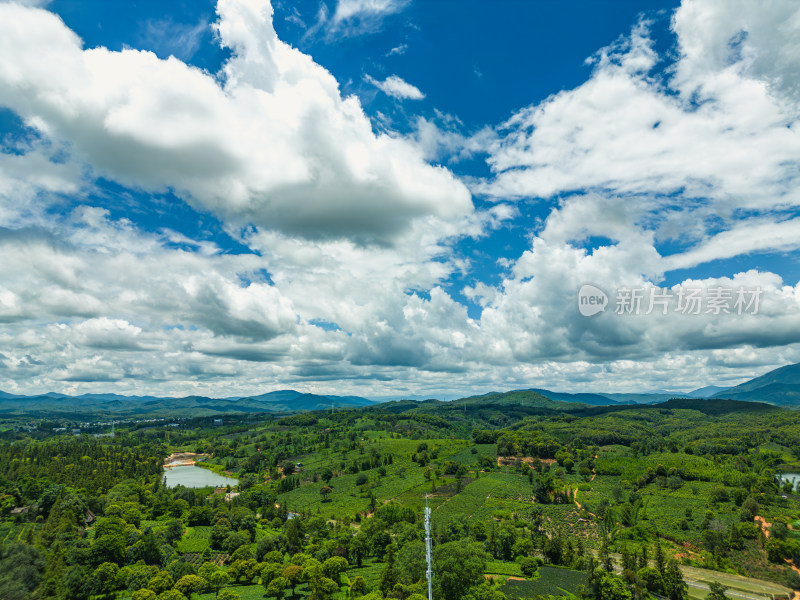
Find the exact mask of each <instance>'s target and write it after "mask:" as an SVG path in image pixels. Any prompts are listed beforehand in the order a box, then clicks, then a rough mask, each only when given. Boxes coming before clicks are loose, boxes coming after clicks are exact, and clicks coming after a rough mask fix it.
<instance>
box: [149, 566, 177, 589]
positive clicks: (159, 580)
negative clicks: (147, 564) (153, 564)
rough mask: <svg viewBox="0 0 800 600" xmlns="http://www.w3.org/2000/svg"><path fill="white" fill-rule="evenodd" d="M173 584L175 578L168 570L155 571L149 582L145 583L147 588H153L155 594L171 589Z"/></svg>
mask: <svg viewBox="0 0 800 600" xmlns="http://www.w3.org/2000/svg"><path fill="white" fill-rule="evenodd" d="M174 584H175V580H174V579H173V578H172V575H171V574H170V573H169V572H168V571H159V572H158V573H156V574H155V575H154V576H153V577H152V579H150V582H149V583H148V584H147V587H148V589H151V590H153V591H154V592H155V593H156V594H161V593H162V592H166V591H167V590H169V589H171V588H172V586H173V585H174Z"/></svg>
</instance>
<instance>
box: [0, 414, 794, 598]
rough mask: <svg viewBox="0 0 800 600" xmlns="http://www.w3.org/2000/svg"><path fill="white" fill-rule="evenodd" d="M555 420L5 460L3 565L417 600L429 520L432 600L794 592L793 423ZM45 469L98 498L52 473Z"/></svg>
mask: <svg viewBox="0 0 800 600" xmlns="http://www.w3.org/2000/svg"><path fill="white" fill-rule="evenodd" d="M544 407H546V403H544V402H543V401H537V402H536V403H533V404H531V407H530V408H526V406H525V405H524V404H522V405H511V408H510V409H509V410H512V409H513V411H514V417H513V418H511V419H509V417H508V415H507V414H506V415H505V416H503V413H502V411H499V409H498V408H497V407H492V406H491V405H487V406H479V405H475V406H472V407H470V406H469V405H467V406H466V410H464V409H463V407H462V409H461V410H453V406H452V405H448V404H447V403H433V404H430V403H423V404H416V403H407V404H403V403H400V404H399V405H393V404H389V405H385V406H378V407H370V408H364V409H356V410H348V411H339V412H336V413H334V414H331V413H326V412H320V413H305V414H298V415H294V416H287V417H282V418H279V417H269V418H266V419H263V420H260V421H259V420H258V419H254V418H253V417H247V418H242V419H241V420H240V421H238V422H237V421H236V420H235V419H229V421H228V422H229V424H228V425H227V426H225V427H222V428H218V427H208V426H205V425H203V424H202V423H201V422H198V424H197V426H194V427H182V428H178V429H174V428H173V429H169V430H167V429H158V428H153V429H149V430H147V431H146V432H140V431H136V430H131V431H125V430H124V429H123V430H121V431H120V432H119V433H118V434H117V436H116V438H113V439H112V438H107V439H106V440H103V441H99V440H91V441H90V440H83V439H81V438H76V439H68V440H65V439H63V438H54V439H52V440H48V439H45V440H41V441H28V442H27V443H26V444H24V445H13V446H11V445H9V446H7V447H5V448H0V451H2V452H5V455H6V457H7V460H6V462H4V463H3V464H4V465H6V471H5V474H4V475H3V476H4V477H5V478H6V481H7V482H8V485H7V486H6V489H7V490H8V491H7V492H6V494H7V498H13V504H15V505H17V506H21V507H23V509H22V510H19V511H17V512H16V513H15V515H14V516H12V515H10V514H7V516H6V518H5V520H4V521H3V522H2V524H0V541H2V548H3V549H4V550H3V552H4V556H6V557H8V558H5V559H3V560H11V559H12V558H13V557H14V556H15V555H16V554H15V553H27V554H25V556H27V557H28V558H26V560H33V561H34V562H33V564H41V565H42V566H41V570H40V572H39V575H38V577H39V580H38V581H40V583H39V584H37V586H38V587H37V588H36V589H41V590H49V591H43V592H41V593H40V596H41V597H56V598H62V597H63V598H65V600H66V598H67V597H69V598H70V599H72V598H77V599H80V598H87V600H88V598H90V597H98V598H99V597H103V595H105V596H106V597H111V596H109V594H111V595H114V596H115V597H118V598H120V599H122V598H136V600H138V599H139V598H140V597H141V598H147V597H148V596H147V594H146V593H145V591H146V590H148V589H150V590H151V591H153V590H156V591H158V594H166V593H167V592H168V591H169V592H172V591H174V592H176V593H180V594H181V595H182V596H183V597H184V598H190V597H192V598H193V599H198V598H201V599H206V598H212V597H215V596H216V590H215V589H211V588H212V587H214V585H216V584H213V582H214V581H217V582H218V584H219V585H218V587H219V589H220V590H221V591H222V592H226V593H228V596H230V597H231V598H233V596H231V595H230V594H236V595H237V597H238V598H264V597H267V598H270V597H275V598H278V597H280V596H283V597H294V598H297V599H300V598H306V597H309V598H312V597H313V598H314V599H315V600H316V599H317V598H342V599H344V598H358V597H364V598H366V599H368V600H376V599H378V598H397V599H399V600H419V595H420V594H422V595H423V596H424V594H426V584H425V578H424V571H425V567H424V544H423V542H422V538H423V536H424V533H423V529H422V520H423V519H422V512H423V508H424V507H425V505H426V504H427V505H428V506H429V507H430V508H431V511H432V538H433V539H432V541H433V549H434V553H433V554H434V555H433V562H434V591H435V595H436V597H437V599H439V600H451V599H453V600H454V599H455V598H459V599H460V598H474V599H476V600H483V599H485V598H488V599H490V600H501V599H502V598H503V597H505V598H537V597H543V596H564V595H573V596H575V595H578V596H585V597H587V598H599V597H598V596H597V594H600V593H601V592H600V591H599V590H602V589H606V588H608V589H612V588H613V589H615V590H617V592H618V593H620V594H622V596H625V593H630V594H639V595H640V596H643V595H653V596H656V597H657V596H663V595H667V596H669V595H670V594H674V595H677V598H676V600H680V599H681V598H684V597H690V598H705V596H706V595H708V593H709V586H710V585H711V584H713V583H714V582H715V581H720V582H723V583H724V584H725V585H726V586H728V588H729V597H730V598H732V599H734V600H757V599H759V598H762V597H764V595H765V594H767V595H773V596H788V595H789V594H790V591H791V588H797V589H800V577H798V576H797V575H796V574H795V572H794V571H793V569H792V563H794V562H795V561H797V560H798V559H799V558H800V550H798V549H800V536H799V535H798V533H797V531H796V530H797V525H798V524H800V523H799V522H800V498H798V495H797V491H796V490H795V489H793V488H791V486H787V485H785V484H783V483H781V482H780V481H779V480H778V478H777V477H776V473H778V472H779V471H791V470H792V469H797V468H798V467H800V465H798V463H797V460H798V457H799V456H800V452H799V451H798V450H799V449H800V427H798V425H797V423H796V419H795V416H794V413H792V412H791V411H777V412H773V413H770V414H764V413H763V411H756V412H754V413H753V414H748V413H746V412H745V413H744V414H743V413H742V412H741V410H738V409H737V412H735V413H731V414H721V415H719V414H717V415H706V414H704V413H701V412H698V411H693V410H688V409H687V410H668V409H663V408H661V409H659V408H654V407H649V408H640V409H636V410H633V409H631V410H626V411H625V412H624V413H621V412H613V413H609V414H605V413H603V412H602V411H600V410H599V409H593V414H590V415H588V416H587V415H584V416H580V414H579V413H576V415H570V414H569V413H566V412H564V409H563V407H562V406H561V405H559V406H558V409H557V410H555V409H554V411H553V412H551V413H545V414H542V410H543V408H544ZM739 408H740V407H739ZM526 410H528V411H530V412H531V414H526V412H525V411H526ZM706 433H707V434H708V435H707V436H705V434H706ZM176 451H186V452H197V453H203V454H206V455H208V457H209V458H208V460H207V463H208V465H209V466H211V467H212V468H213V469H214V470H215V471H218V472H221V473H224V474H229V475H233V476H235V477H236V478H237V479H238V480H239V486H238V488H236V489H234V490H232V493H230V494H226V491H227V490H221V491H218V492H217V491H215V490H213V489H211V488H206V489H191V488H184V487H182V486H177V487H175V488H165V487H164V486H163V485H162V483H161V478H160V473H159V471H158V470H157V469H155V468H153V467H152V466H153V465H156V466H158V465H159V464H160V461H161V460H163V458H164V457H166V456H168V455H169V454H171V453H173V452H176ZM50 454H52V455H53V456H58V457H59V458H58V459H57V460H54V461H53V462H52V465H53V468H54V469H55V468H56V467H57V466H58V465H61V464H63V463H64V462H66V461H68V460H70V459H69V457H70V456H73V457H75V458H74V459H73V460H75V461H76V462H75V464H76V465H79V466H78V467H73V469H72V470H73V471H74V470H76V469H83V470H84V471H85V472H86V474H87V476H86V477H87V481H93V482H94V484H93V487H91V488H90V487H82V486H80V485H79V484H78V483H76V484H75V485H68V484H67V483H66V482H65V481H64V475H63V473H61V472H60V471H55V470H54V471H53V472H52V474H51V473H50V471H48V468H49V467H48V463H46V462H41V461H40V460H39V459H38V457H41V456H48V455H50ZM87 455H91V456H94V457H95V459H94V460H95V461H96V462H97V465H98V467H97V468H96V469H95V470H94V471H89V470H87V469H86V467H85V466H84V464H85V461H82V459H81V457H82V456H87ZM104 461H108V463H109V464H104ZM11 467H13V469H12V468H11ZM15 481H16V482H17V483H13V482H15ZM790 488H791V489H790ZM13 504H12V505H13ZM7 505H8V504H7ZM76 507H78V508H76ZM762 523H768V525H762ZM55 548H60V549H61V550H59V551H58V552H60V553H61V554H53V552H55ZM29 555H30V556H29ZM59 556H60V557H61V558H60V559H58V560H60V561H61V562H58V561H57V562H56V563H53V562H52V561H53V560H54V559H55V557H59ZM37 557H41V559H42V560H41V561H39V559H38V558H37ZM46 557H50V558H49V560H50V562H49V563H48V562H47V560H45V558H46ZM659 557H661V558H659ZM37 561H39V562H37ZM48 565H53V566H48ZM670 565H674V567H671V566H670ZM56 568H57V569H58V573H60V575H56V574H55V572H54V571H52V570H53V569H56ZM670 569H672V570H670ZM112 572H113V573H116V575H114V577H113V578H109V577H110V575H108V573H112ZM216 572H219V573H220V575H214V573H216ZM675 573H678V575H677V577H678V580H677V581H678V583H675V581H676V579H675V577H676V576H675ZM451 575H452V576H451ZM54 578H55V579H54ZM159 578H162V579H163V580H164V583H163V585H162V584H160V583H158V581H160V579H159ZM193 578H194V579H193ZM198 578H199V579H198ZM201 580H202V581H201ZM48 581H50V582H51V583H48ZM59 581H62V582H63V581H70V582H72V583H70V584H69V586H72V587H76V586H77V588H76V589H78V591H77V592H73V591H70V592H69V594H71V595H69V596H68V594H67V592H66V591H65V590H66V588H65V585H64V584H59V583H58V582H59ZM97 582H100V583H97ZM103 586H105V587H103ZM164 586H166V587H165V589H161V588H162V587H164ZM193 586H194V587H193ZM270 586H271V587H270ZM280 586H283V587H280ZM609 586H610V587H609ZM670 586H673V587H670ZM674 586H678V587H674ZM59 590H61V591H59ZM103 590H106V591H103ZM681 590H683V591H681ZM139 592H141V593H139ZM617 592H615V593H617ZM37 593H39V592H37ZM48 594H49V595H48ZM59 594H60V595H59ZM135 594H139V595H138V596H136V595H135ZM265 594H266V596H265ZM173 596H174V594H173ZM164 597H167V596H164ZM174 597H175V598H176V599H177V600H180V599H179V598H178V597H177V596H174ZM601 600H605V599H601ZM616 600H627V598H624V597H623V598H618V599H616Z"/></svg>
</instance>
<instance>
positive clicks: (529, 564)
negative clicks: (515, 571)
mask: <svg viewBox="0 0 800 600" xmlns="http://www.w3.org/2000/svg"><path fill="white" fill-rule="evenodd" d="M519 568H520V570H521V571H522V574H523V575H525V577H527V578H528V579H533V578H534V577H536V574H537V573H538V572H539V560H538V559H537V558H534V557H533V556H523V557H521V558H520V559H519Z"/></svg>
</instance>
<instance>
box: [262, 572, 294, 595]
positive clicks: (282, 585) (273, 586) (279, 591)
mask: <svg viewBox="0 0 800 600" xmlns="http://www.w3.org/2000/svg"><path fill="white" fill-rule="evenodd" d="M289 585H290V583H289V580H288V579H286V577H275V578H274V579H273V580H272V581H270V582H269V583H267V584H266V585H265V587H266V591H267V596H275V598H276V599H277V600H281V598H283V595H284V594H285V593H286V588H288V587H289Z"/></svg>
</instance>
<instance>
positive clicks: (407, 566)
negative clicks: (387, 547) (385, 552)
mask: <svg viewBox="0 0 800 600" xmlns="http://www.w3.org/2000/svg"><path fill="white" fill-rule="evenodd" d="M426 568H427V565H426V563H425V544H424V542H421V541H419V540H412V541H410V542H406V543H405V544H403V546H402V547H401V548H400V550H399V551H398V552H397V554H396V555H395V575H396V577H397V580H398V581H399V582H400V583H403V584H405V585H411V584H412V583H416V582H417V581H419V580H420V579H421V578H423V577H424V576H425V570H426Z"/></svg>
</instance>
